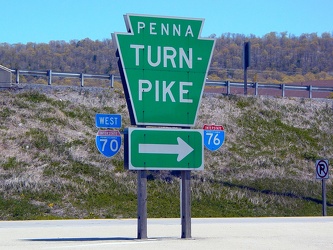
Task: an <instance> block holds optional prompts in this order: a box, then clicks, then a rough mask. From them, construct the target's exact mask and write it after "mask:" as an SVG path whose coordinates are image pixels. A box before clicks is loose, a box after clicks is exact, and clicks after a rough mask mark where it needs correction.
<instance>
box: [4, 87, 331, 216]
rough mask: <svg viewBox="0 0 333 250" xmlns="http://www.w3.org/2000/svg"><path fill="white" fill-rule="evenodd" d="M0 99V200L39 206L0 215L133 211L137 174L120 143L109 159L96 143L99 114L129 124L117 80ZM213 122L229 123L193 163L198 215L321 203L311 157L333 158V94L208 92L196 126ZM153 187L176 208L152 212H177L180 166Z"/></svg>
mask: <svg viewBox="0 0 333 250" xmlns="http://www.w3.org/2000/svg"><path fill="white" fill-rule="evenodd" d="M39 91H41V90H39ZM0 100H1V102H0V105H1V106H0V118H1V120H0V138H1V139H0V152H1V154H0V196H2V197H3V200H2V202H3V204H7V203H6V202H9V203H10V202H14V201H18V202H19V203H20V202H21V203H20V204H21V205H22V206H23V205H25V206H26V205H27V204H29V205H30V206H31V207H32V208H33V209H38V211H37V212H34V213H35V214H34V213H32V212H31V213H32V215H30V212H29V213H28V212H26V211H25V210H22V212H20V213H19V216H16V217H15V216H14V215H13V214H15V213H13V211H12V210H10V209H9V210H6V209H5V211H4V212H3V213H0V217H2V218H10V219H13V218H25V217H24V216H23V215H22V214H24V213H27V214H28V215H27V216H30V217H29V218H41V217H45V216H46V217H47V216H50V217H52V216H55V217H62V218H65V217H71V218H73V217H75V218H77V217H83V218H91V217H98V218H105V217H112V218H115V217H133V216H135V213H136V211H135V209H136V200H135V199H136V198H135V197H136V175H135V173H133V172H127V171H125V170H124V169H123V148H121V150H120V152H119V153H118V154H117V155H116V156H114V157H113V158H111V159H108V158H105V157H103V156H102V155H101V154H99V152H98V151H97V149H96V147H95V136H96V133H97V128H95V125H94V116H95V114H96V113H120V114H122V120H123V128H124V127H129V126H130V125H129V117H128V112H127V107H126V103H125V99H124V94H123V92H122V89H121V88H120V86H118V85H116V88H115V89H103V90H102V91H101V90H100V89H97V88H96V89H95V88H91V89H84V88H83V89H80V88H77V89H75V88H74V89H70V88H60V87H59V88H56V89H51V88H49V87H48V86H45V88H44V90H43V92H36V91H34V90H32V91H31V90H24V89H23V90H20V91H2V92H0ZM213 123H215V124H217V125H223V126H224V128H225V131H226V141H225V144H224V145H223V147H222V148H221V149H220V150H218V151H216V152H211V151H207V150H206V151H205V170H204V171H201V172H192V195H193V196H192V198H193V214H194V216H203V215H204V214H202V213H203V211H202V209H203V210H205V211H206V212H207V213H208V215H207V214H206V215H205V216H252V215H253V216H254V215H255V216H270V215H275V216H277V215H307V214H311V213H314V211H317V208H318V206H319V202H318V200H319V199H320V188H319V183H318V181H316V180H315V175H314V160H315V159H316V158H327V159H329V160H331V161H332V162H333V145H332V141H333V132H332V127H333V126H332V125H333V107H332V100H310V99H300V98H284V99H282V98H268V97H250V96H249V97H242V96H222V95H217V94H207V95H204V97H203V99H202V103H201V106H200V110H199V114H198V118H197V123H196V128H202V127H203V125H204V124H213ZM123 128H122V129H123ZM122 129H121V130H122ZM327 185H328V187H329V188H330V187H332V183H331V180H329V181H328V182H327ZM149 186H150V188H151V189H153V190H154V191H151V192H152V193H151V194H150V195H151V198H150V200H151V201H154V204H155V202H157V201H156V200H158V202H161V200H163V202H165V205H166V206H171V209H170V214H162V213H161V212H160V211H158V209H156V211H153V212H152V216H157V217H158V216H167V217H171V216H178V214H179V212H178V208H179V205H177V202H174V197H177V196H178V194H179V178H178V177H177V175H175V174H173V173H171V172H167V171H161V172H152V173H151V181H149ZM329 198H333V197H331V196H330V197H329ZM178 202H179V199H178ZM1 204H2V203H1V200H0V209H1ZM154 204H152V205H151V206H152V207H154ZM162 204H164V203H162ZM204 204H206V205H204ZM161 206H162V205H161ZM33 209H32V210H33ZM20 211H21V210H20ZM33 211H35V210H33ZM318 211H319V213H320V209H319V210H318ZM329 213H332V212H331V211H330V210H329ZM332 214H333V213H332ZM20 216H21V217H20ZM22 216H23V217H22Z"/></svg>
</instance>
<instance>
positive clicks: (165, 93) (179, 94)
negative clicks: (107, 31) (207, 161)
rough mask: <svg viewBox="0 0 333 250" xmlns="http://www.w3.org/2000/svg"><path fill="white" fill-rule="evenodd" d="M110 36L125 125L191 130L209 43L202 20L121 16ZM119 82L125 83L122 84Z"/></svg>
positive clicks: (206, 65)
mask: <svg viewBox="0 0 333 250" xmlns="http://www.w3.org/2000/svg"><path fill="white" fill-rule="evenodd" d="M125 22H126V27H127V30H128V33H114V34H113V38H114V39H113V40H114V41H115V42H116V44H117V48H118V54H119V57H120V62H119V70H120V73H121V75H122V78H123V80H122V81H123V85H124V90H125V94H126V97H127V104H128V107H129V111H130V115H131V122H132V124H136V125H156V126H159V125H160V126H181V127H184V126H194V124H195V120H196V115H197V111H198V108H199V105H200V100H201V96H202V92H203V88H204V85H205V79H206V76H207V71H208V68H209V65H210V61H211V56H212V52H213V48H214V44H215V39H211V38H201V37H200V32H201V29H202V26H203V23H204V20H203V19H195V18H192V19H189V18H178V17H161V16H145V15H134V14H127V15H126V16H125ZM124 82H125V83H124Z"/></svg>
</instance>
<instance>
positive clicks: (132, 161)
mask: <svg viewBox="0 0 333 250" xmlns="http://www.w3.org/2000/svg"><path fill="white" fill-rule="evenodd" d="M126 137H127V138H125V141H126V142H125V162H126V163H127V165H128V169H130V170H203V169H204V153H203V152H204V151H203V148H204V147H203V130H200V129H199V130H195V129H150V128H128V130H127V136H126Z"/></svg>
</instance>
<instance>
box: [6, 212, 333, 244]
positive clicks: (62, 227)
mask: <svg viewBox="0 0 333 250" xmlns="http://www.w3.org/2000/svg"><path fill="white" fill-rule="evenodd" d="M180 234H181V224H180V219H148V239H147V240H138V239H136V237H137V220H136V219H124V220H53V221H2V222H0V236H1V237H0V248H1V249H25V250H30V249H122V250H124V249H148V250H149V249H177V250H178V249H191V250H194V249H200V250H202V249H214V250H216V249H333V217H297V218H192V238H191V239H181V238H180Z"/></svg>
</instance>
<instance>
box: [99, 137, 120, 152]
mask: <svg viewBox="0 0 333 250" xmlns="http://www.w3.org/2000/svg"><path fill="white" fill-rule="evenodd" d="M100 141H101V142H103V146H102V151H104V150H105V146H106V143H107V142H108V139H103V138H101V139H100ZM118 148H119V145H118V141H117V140H116V139H112V140H111V141H110V149H111V151H112V152H116V151H117V150H118Z"/></svg>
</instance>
